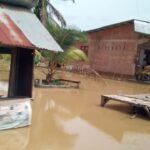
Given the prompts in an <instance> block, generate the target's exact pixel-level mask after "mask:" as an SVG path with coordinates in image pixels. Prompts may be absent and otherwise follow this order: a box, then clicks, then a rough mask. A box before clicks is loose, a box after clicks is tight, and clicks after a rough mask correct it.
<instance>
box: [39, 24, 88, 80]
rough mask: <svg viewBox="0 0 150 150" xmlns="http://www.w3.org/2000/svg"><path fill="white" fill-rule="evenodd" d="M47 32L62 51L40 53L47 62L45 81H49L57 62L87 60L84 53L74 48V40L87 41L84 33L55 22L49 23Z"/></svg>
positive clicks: (65, 62)
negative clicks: (60, 25)
mask: <svg viewBox="0 0 150 150" xmlns="http://www.w3.org/2000/svg"><path fill="white" fill-rule="evenodd" d="M48 29H49V32H50V33H51V34H52V36H53V37H54V38H55V40H56V41H57V42H58V43H59V44H60V46H61V47H62V48H63V50H64V52H63V53H62V52H59V53H54V52H52V51H42V52H41V54H42V56H43V57H45V58H46V60H47V61H48V62H49V63H48V73H47V74H46V79H47V82H50V81H51V79H52V78H53V75H54V74H55V68H56V66H57V65H58V64H59V65H61V64H67V63H70V62H74V61H79V60H81V61H88V58H87V56H86V54H85V53H84V52H83V51H81V50H79V49H77V48H75V47H74V43H75V42H82V43H86V42H87V38H86V37H87V36H86V33H84V32H81V31H79V30H77V29H67V28H61V27H59V26H57V25H56V24H53V23H51V24H49V26H48Z"/></svg>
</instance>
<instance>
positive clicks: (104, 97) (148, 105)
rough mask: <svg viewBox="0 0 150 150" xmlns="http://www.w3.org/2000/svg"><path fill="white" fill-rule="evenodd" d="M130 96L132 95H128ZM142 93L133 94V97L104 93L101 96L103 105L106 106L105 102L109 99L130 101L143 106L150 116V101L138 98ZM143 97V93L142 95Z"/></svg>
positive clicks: (129, 102) (134, 104)
mask: <svg viewBox="0 0 150 150" xmlns="http://www.w3.org/2000/svg"><path fill="white" fill-rule="evenodd" d="M128 96H130V95H128ZM139 96H141V95H136V96H135V95H134V96H133V95H131V97H127V95H125V96H124V95H102V96H101V106H105V104H106V103H107V102H108V101H109V100H115V101H119V102H123V103H128V104H130V105H133V106H136V107H141V108H143V109H144V110H145V111H146V113H147V115H148V117H149V118H150V101H145V100H143V99H138V97H139ZM142 97H143V95H142Z"/></svg>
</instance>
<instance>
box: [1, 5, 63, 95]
mask: <svg viewBox="0 0 150 150" xmlns="http://www.w3.org/2000/svg"><path fill="white" fill-rule="evenodd" d="M35 49H39V50H51V51H54V52H60V51H63V50H62V49H61V47H60V46H59V45H58V44H57V43H56V41H55V40H54V39H53V38H52V36H51V35H50V34H49V32H48V31H47V30H46V29H45V27H44V26H43V25H42V24H41V22H40V21H39V20H38V18H37V17H36V16H35V15H34V14H33V13H32V12H31V11H30V9H27V8H22V7H16V6H9V5H5V4H2V3H0V53H5V54H6V53H7V54H11V67H10V78H9V89H8V97H20V96H21V97H32V84H33V65H34V64H33V59H34V50H35Z"/></svg>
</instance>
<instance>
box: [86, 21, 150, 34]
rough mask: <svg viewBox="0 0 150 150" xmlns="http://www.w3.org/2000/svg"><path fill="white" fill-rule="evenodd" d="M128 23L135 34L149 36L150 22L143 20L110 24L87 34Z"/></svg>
mask: <svg viewBox="0 0 150 150" xmlns="http://www.w3.org/2000/svg"><path fill="white" fill-rule="evenodd" d="M129 23H132V24H133V25H134V31H135V32H138V33H141V34H146V35H150V22H147V21H143V20H134V19H133V20H128V21H124V22H119V23H116V24H111V25H108V26H104V27H101V28H97V29H93V30H89V31H87V32H88V33H92V32H98V31H101V30H105V29H109V28H113V27H116V26H120V25H124V24H129Z"/></svg>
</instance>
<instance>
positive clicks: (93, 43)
mask: <svg viewBox="0 0 150 150" xmlns="http://www.w3.org/2000/svg"><path fill="white" fill-rule="evenodd" d="M88 35H89V53H88V55H89V59H90V61H91V66H92V67H93V68H94V69H95V70H97V71H99V72H106V73H116V74H123V75H134V73H135V58H136V55H137V45H138V34H136V33H135V32H134V29H133V24H122V25H120V26H113V27H112V28H107V29H103V30H99V31H97V32H89V34H88Z"/></svg>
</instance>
